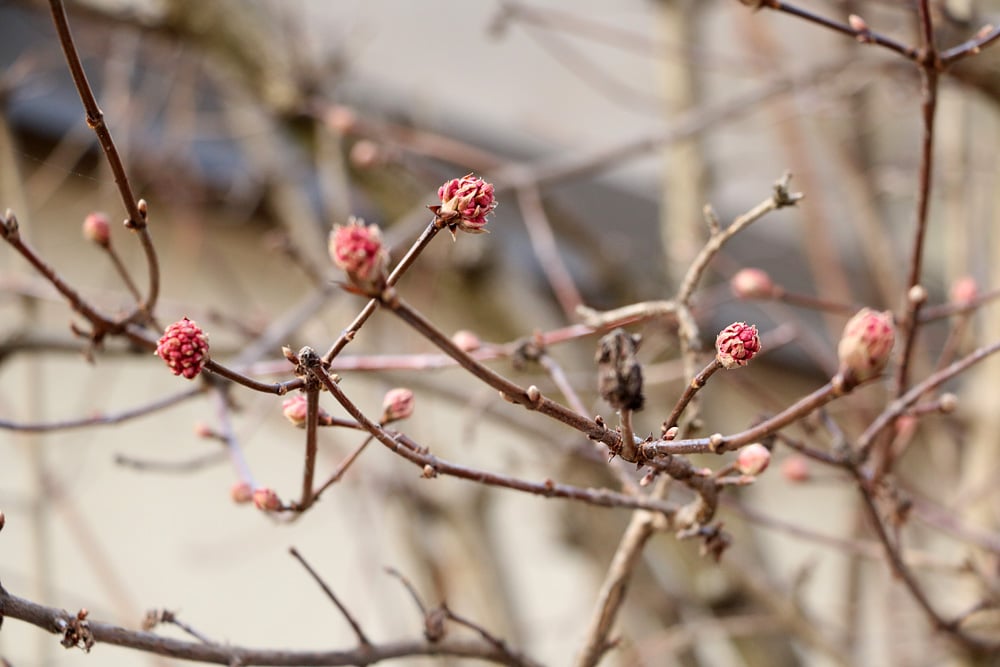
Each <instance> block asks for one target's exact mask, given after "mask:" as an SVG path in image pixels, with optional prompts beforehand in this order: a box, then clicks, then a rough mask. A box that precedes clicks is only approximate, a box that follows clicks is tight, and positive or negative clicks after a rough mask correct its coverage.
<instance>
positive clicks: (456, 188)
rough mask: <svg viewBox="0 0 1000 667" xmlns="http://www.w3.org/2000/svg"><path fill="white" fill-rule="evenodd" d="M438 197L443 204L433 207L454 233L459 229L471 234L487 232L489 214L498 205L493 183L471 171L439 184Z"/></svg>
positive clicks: (435, 213)
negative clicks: (474, 174)
mask: <svg viewBox="0 0 1000 667" xmlns="http://www.w3.org/2000/svg"><path fill="white" fill-rule="evenodd" d="M438 198H439V199H440V200H441V204H440V205H436V206H431V207H430V209H431V210H432V211H433V212H434V215H436V216H437V217H438V219H440V220H442V221H443V222H444V223H445V224H447V225H448V228H449V229H451V230H452V233H454V231H455V230H456V229H459V230H461V231H463V232H469V233H470V234H482V233H484V232H485V231H486V217H487V216H488V215H489V214H490V213H492V212H493V209H495V208H496V207H497V200H496V194H495V192H494V188H493V184H492V183H487V182H486V181H484V180H483V179H481V178H479V177H478V176H473V175H472V174H466V175H465V176H463V177H462V178H453V179H452V180H450V181H448V182H447V183H445V184H444V185H442V186H441V187H440V188H438Z"/></svg>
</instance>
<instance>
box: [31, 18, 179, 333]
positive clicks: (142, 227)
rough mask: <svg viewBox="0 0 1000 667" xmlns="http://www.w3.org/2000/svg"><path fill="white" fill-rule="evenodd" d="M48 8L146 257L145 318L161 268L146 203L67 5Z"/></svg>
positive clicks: (155, 294) (129, 223)
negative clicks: (135, 189) (136, 190)
mask: <svg viewBox="0 0 1000 667" xmlns="http://www.w3.org/2000/svg"><path fill="white" fill-rule="evenodd" d="M49 8H50V10H51V13H52V23H53V24H54V25H55V28H56V32H57V33H58V35H59V44H60V45H61V46H62V50H63V55H64V56H65V58H66V65H67V66H68V67H69V71H70V75H71V76H72V78H73V83H74V85H75V86H76V90H77V93H79V95H80V101H81V102H82V104H83V109H84V112H85V113H86V116H87V125H88V127H90V129H92V130H93V131H94V134H96V135H97V140H98V143H100V145H101V149H102V150H103V151H104V157H105V159H106V160H107V162H108V166H109V167H111V173H112V174H113V175H114V179H115V184H116V185H117V186H118V193H119V195H120V196H121V200H122V203H123V204H124V205H125V210H126V211H127V212H128V220H126V221H125V225H126V226H127V227H128V228H129V229H132V230H134V231H136V232H137V233H138V234H139V240H140V243H141V245H142V249H143V253H144V254H145V256H146V264H147V266H148V271H149V294H148V295H147V296H146V300H145V301H144V302H142V303H141V304H139V306H138V309H137V311H136V313H135V314H144V315H145V316H147V317H148V316H151V315H152V313H153V310H154V309H155V307H156V302H157V299H158V298H159V292H160V268H159V260H158V259H157V257H156V249H155V248H154V246H153V240H152V237H151V236H150V234H149V229H148V226H147V224H146V222H147V221H146V206H145V202H140V201H138V200H136V198H135V195H134V194H133V193H132V186H131V184H130V183H129V180H128V174H127V173H126V172H125V165H124V163H123V162H122V159H121V155H120V154H119V153H118V148H117V147H116V146H115V142H114V139H113V138H112V137H111V130H110V129H109V128H108V125H107V122H106V121H105V120H104V112H103V111H101V107H100V106H99V105H98V104H97V98H96V97H95V96H94V91H93V89H92V88H91V87H90V82H89V81H88V80H87V73H86V72H85V71H84V69H83V63H82V62H81V61H80V54H79V52H78V51H77V49H76V44H75V43H74V41H73V33H72V31H71V30H70V27H69V19H68V17H67V16H66V8H65V7H64V6H63V2H62V0H49ZM133 318H134V315H133V316H129V317H127V318H125V321H130V320H132V319H133Z"/></svg>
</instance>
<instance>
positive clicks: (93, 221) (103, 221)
mask: <svg viewBox="0 0 1000 667" xmlns="http://www.w3.org/2000/svg"><path fill="white" fill-rule="evenodd" d="M83 237H84V238H85V239H87V240H88V241H93V242H94V243H96V244H97V245H99V246H104V247H107V246H108V244H109V243H111V221H110V220H108V216H106V215H105V214H103V213H98V212H94V213H91V214H90V215H88V216H87V217H86V218H84V219H83Z"/></svg>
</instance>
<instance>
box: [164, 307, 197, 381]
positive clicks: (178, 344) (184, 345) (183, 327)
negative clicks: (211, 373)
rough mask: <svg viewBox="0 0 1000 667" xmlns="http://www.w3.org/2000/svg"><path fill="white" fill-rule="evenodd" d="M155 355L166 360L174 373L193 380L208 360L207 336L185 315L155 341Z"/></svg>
mask: <svg viewBox="0 0 1000 667" xmlns="http://www.w3.org/2000/svg"><path fill="white" fill-rule="evenodd" d="M156 355H157V356H158V357H160V359H163V360H164V361H165V362H167V366H169V367H170V370H171V371H173V373H174V375H183V376H184V377H186V378H187V379H188V380H193V379H194V378H195V377H197V375H198V373H200V372H201V369H202V367H203V366H204V365H205V362H206V361H208V336H207V335H205V332H204V331H202V330H201V327H199V326H198V325H197V323H195V322H194V321H192V320H189V319H188V318H186V317H185V318H183V319H180V320H178V321H176V322H174V323H173V324H171V325H170V326H169V327H167V329H166V331H164V332H163V336H162V337H161V338H160V340H159V341H157V343H156Z"/></svg>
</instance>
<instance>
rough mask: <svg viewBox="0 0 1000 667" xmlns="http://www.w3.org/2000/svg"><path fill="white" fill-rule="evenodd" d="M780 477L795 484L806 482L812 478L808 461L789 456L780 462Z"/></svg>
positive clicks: (800, 457)
mask: <svg viewBox="0 0 1000 667" xmlns="http://www.w3.org/2000/svg"><path fill="white" fill-rule="evenodd" d="M781 476H782V477H784V478H785V479H787V480H788V481H789V482H794V483H796V484H800V483H802V482H808V481H809V478H810V477H811V476H812V471H811V470H809V461H807V460H806V457H804V456H800V455H798V454H796V455H794V456H789V457H788V458H787V459H785V460H784V461H782V462H781Z"/></svg>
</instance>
